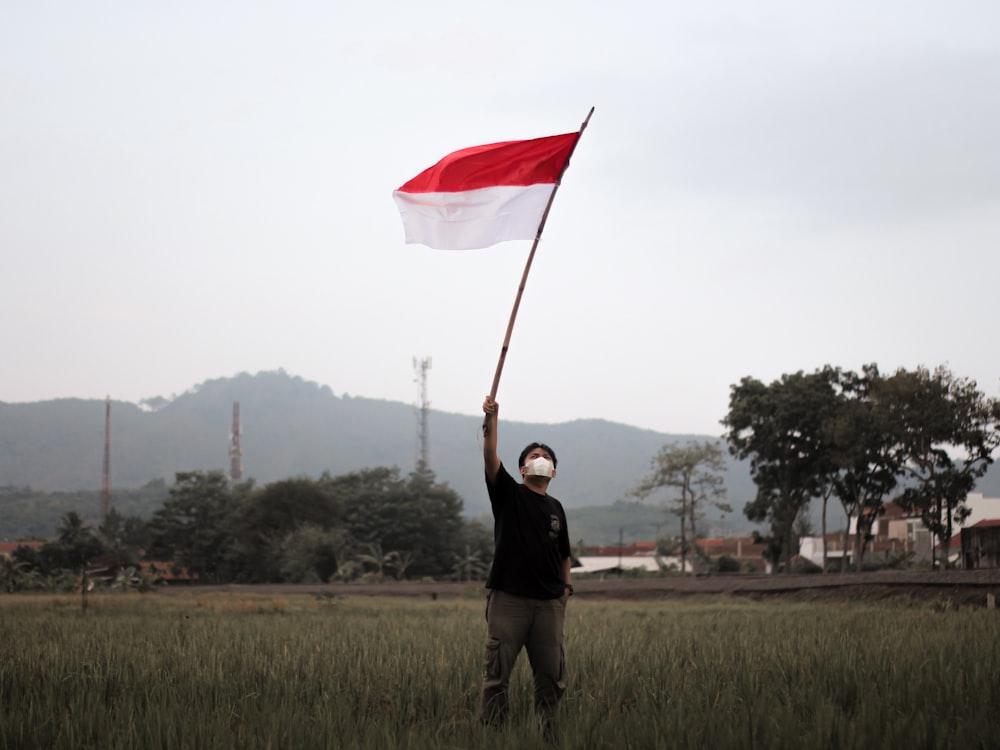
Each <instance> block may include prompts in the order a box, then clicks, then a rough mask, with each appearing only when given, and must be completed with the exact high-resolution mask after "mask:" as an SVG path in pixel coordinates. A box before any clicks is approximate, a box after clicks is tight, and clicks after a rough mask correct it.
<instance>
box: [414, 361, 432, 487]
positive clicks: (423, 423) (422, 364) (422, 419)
mask: <svg viewBox="0 0 1000 750" xmlns="http://www.w3.org/2000/svg"><path fill="white" fill-rule="evenodd" d="M413 369H414V370H416V372H417V377H416V379H415V382H416V383H417V390H418V394H419V397H420V402H419V404H418V405H417V409H418V412H417V415H418V416H417V420H418V422H417V451H418V452H417V471H418V472H420V471H427V470H428V469H430V463H429V462H428V460H427V454H428V450H429V444H428V439H427V416H428V415H429V414H430V411H431V402H430V401H428V400H427V371H428V370H429V369H431V358H430V357H424V358H423V359H419V360H418V359H417V358H416V357H414V358H413Z"/></svg>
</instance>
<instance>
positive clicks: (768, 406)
mask: <svg viewBox="0 0 1000 750" xmlns="http://www.w3.org/2000/svg"><path fill="white" fill-rule="evenodd" d="M838 378H839V371H837V370H835V369H833V368H829V367H827V368H823V369H822V370H818V371H817V372H815V373H811V374H805V373H803V372H801V371H800V372H796V373H794V374H785V375H782V376H781V378H780V379H779V380H776V381H774V382H772V383H771V384H769V385H765V384H764V383H763V382H761V381H760V380H757V379H755V378H750V377H746V378H743V379H742V380H741V381H740V382H739V384H737V385H733V386H731V387H730V397H729V412H728V413H727V414H726V416H725V418H724V419H723V420H722V423H723V424H724V425H725V426H726V427H728V428H729V429H728V432H727V433H726V434H725V438H726V440H727V441H728V442H729V451H730V453H732V454H733V455H734V456H736V457H738V458H740V459H749V461H750V475H751V477H752V478H753V480H754V483H755V484H756V485H757V495H756V496H755V498H754V499H753V500H752V501H751V502H750V503H748V504H747V505H746V507H745V508H744V513H745V514H746V516H747V518H748V519H750V520H751V521H755V522H758V523H759V522H767V523H768V524H769V525H770V533H769V535H768V536H766V537H765V538H764V541H765V542H766V543H767V545H768V549H769V554H770V558H771V562H773V563H775V564H778V563H781V562H784V563H786V568H787V562H788V560H789V558H790V556H791V555H792V554H794V553H795V552H796V551H797V544H796V542H795V538H794V530H795V521H796V519H797V518H798V517H799V516H800V514H802V513H803V512H805V511H806V510H807V509H808V507H809V502H810V500H811V499H812V498H813V497H825V496H828V492H827V488H828V487H829V482H830V481H831V472H832V469H831V466H830V463H829V452H828V447H827V445H826V443H825V440H826V435H827V432H826V430H827V425H828V424H829V421H830V420H831V419H832V418H833V417H834V415H835V413H836V409H837V403H838V395H837V381H838ZM824 527H825V522H824Z"/></svg>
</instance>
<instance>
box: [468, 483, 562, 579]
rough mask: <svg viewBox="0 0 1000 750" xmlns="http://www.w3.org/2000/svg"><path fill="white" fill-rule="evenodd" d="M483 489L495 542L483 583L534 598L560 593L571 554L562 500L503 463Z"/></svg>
mask: <svg viewBox="0 0 1000 750" xmlns="http://www.w3.org/2000/svg"><path fill="white" fill-rule="evenodd" d="M486 488H487V490H488V491H489V494H490V505H491V506H492V507H493V521H494V525H493V541H494V544H495V545H496V551H495V552H494V555H493V566H492V567H491V568H490V575H489V577H488V578H487V579H486V587H487V588H490V589H499V590H500V591H506V592H507V593H508V594H517V595H519V596H530V597H533V598H535V599H557V598H559V597H560V596H562V595H563V594H564V593H565V581H564V580H563V560H565V559H566V558H567V557H569V556H570V549H569V531H568V530H567V528H566V513H565V511H563V507H562V504H561V503H560V502H559V501H558V500H556V499H555V498H554V497H552V496H551V495H539V494H538V493H537V492H533V491H532V490H530V489H528V488H527V487H525V486H524V485H523V484H521V483H519V482H516V481H514V478H513V477H511V475H510V474H508V473H507V470H506V469H505V468H504V467H503V466H502V465H501V466H500V470H499V471H498V472H497V477H496V481H495V482H494V483H493V484H490V483H489V480H488V479H487V481H486Z"/></svg>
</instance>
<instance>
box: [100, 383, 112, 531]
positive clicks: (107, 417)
mask: <svg viewBox="0 0 1000 750" xmlns="http://www.w3.org/2000/svg"><path fill="white" fill-rule="evenodd" d="M110 513H111V396H110V395H109V396H108V397H107V399H106V400H105V402H104V473H103V477H102V481H101V522H102V523H104V524H107V522H108V515H109V514H110Z"/></svg>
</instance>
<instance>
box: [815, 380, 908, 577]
mask: <svg viewBox="0 0 1000 750" xmlns="http://www.w3.org/2000/svg"><path fill="white" fill-rule="evenodd" d="M880 383H881V376H880V374H879V371H878V367H877V366H876V365H874V364H871V365H865V366H864V367H863V368H862V371H861V373H854V372H845V373H842V377H841V379H840V384H841V388H842V399H841V401H840V404H839V407H838V409H837V411H836V414H835V416H834V418H833V419H832V421H830V422H829V423H828V425H827V428H826V436H827V441H828V448H829V451H830V456H831V457H832V461H833V464H834V466H835V468H836V474H835V476H834V480H833V491H834V494H836V496H837V497H838V499H839V500H840V504H841V506H842V507H843V509H844V514H845V515H846V516H847V521H848V523H847V526H846V527H845V529H844V552H845V555H844V557H843V558H842V559H841V566H842V569H844V568H846V565H847V555H846V552H847V549H848V548H849V547H852V548H853V550H852V556H851V559H852V560H853V563H854V566H855V568H858V569H860V568H861V566H862V564H863V562H864V552H865V545H866V543H867V541H868V539H869V538H870V537H871V530H872V527H873V526H874V524H875V522H876V521H877V520H878V518H879V516H881V515H882V514H883V513H884V512H885V500H886V497H887V496H888V495H889V493H890V492H892V491H893V490H894V489H895V488H896V485H897V484H898V482H899V472H900V464H899V457H898V453H897V452H896V451H895V445H896V439H897V438H896V430H895V425H894V422H893V419H892V413H891V410H890V409H888V408H886V405H885V403H884V402H883V401H882V400H881V399H880V398H879V397H878V391H879V386H880ZM852 518H853V519H855V532H854V539H853V541H852V540H851V539H850V522H851V519H852Z"/></svg>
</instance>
